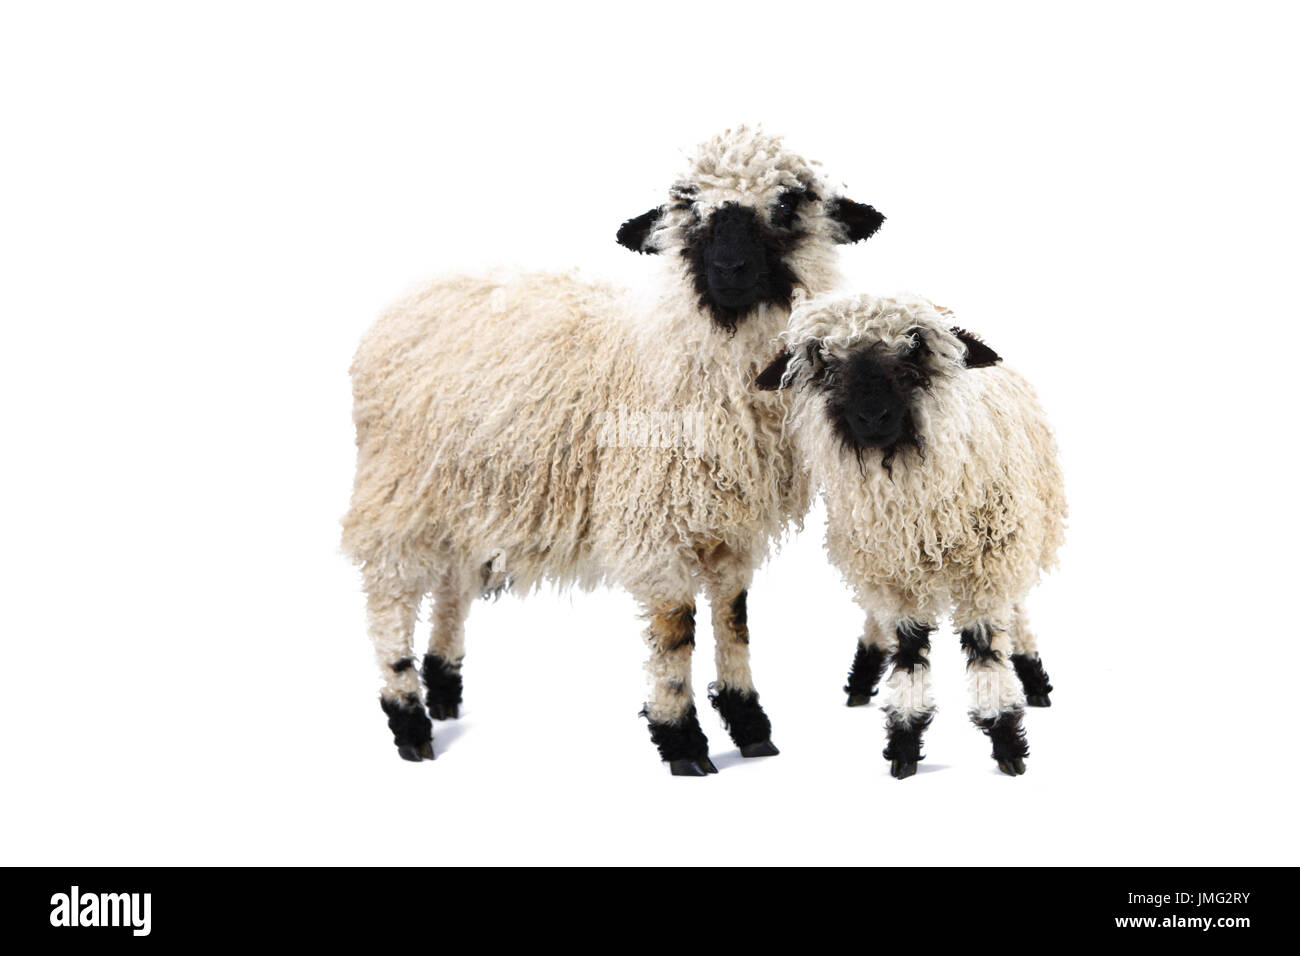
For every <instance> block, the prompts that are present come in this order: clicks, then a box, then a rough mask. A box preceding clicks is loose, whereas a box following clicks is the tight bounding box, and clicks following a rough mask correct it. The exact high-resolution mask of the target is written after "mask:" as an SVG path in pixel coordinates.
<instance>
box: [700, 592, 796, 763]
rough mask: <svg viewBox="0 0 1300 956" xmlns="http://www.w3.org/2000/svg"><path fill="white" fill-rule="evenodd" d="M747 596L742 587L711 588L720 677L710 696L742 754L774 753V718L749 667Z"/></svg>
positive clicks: (776, 752) (753, 755)
mask: <svg viewBox="0 0 1300 956" xmlns="http://www.w3.org/2000/svg"><path fill="white" fill-rule="evenodd" d="M748 597H749V595H748V592H747V591H745V590H744V589H743V588H742V589H741V590H740V591H739V592H735V591H733V592H731V593H727V592H726V591H719V590H716V589H711V591H710V603H711V604H712V607H713V638H714V644H715V647H716V650H717V653H716V658H717V665H718V679H717V681H716V682H715V683H714V684H712V685H711V686H710V693H709V700H710V702H711V703H712V704H713V708H714V710H716V711H717V712H718V716H720V717H721V718H722V723H723V726H724V727H726V728H727V732H728V733H729V734H730V735H731V739H732V741H733V742H734V743H735V745H736V746H737V747H739V748H740V753H741V756H744V757H771V756H774V755H775V754H778V753H780V751H779V750H777V749H776V747H775V746H774V745H773V743H772V722H771V721H769V720H768V719H767V714H765V713H764V712H763V708H762V707H761V706H760V705H759V703H758V691H756V690H755V689H754V681H753V677H752V676H751V675H750V671H749V611H748Z"/></svg>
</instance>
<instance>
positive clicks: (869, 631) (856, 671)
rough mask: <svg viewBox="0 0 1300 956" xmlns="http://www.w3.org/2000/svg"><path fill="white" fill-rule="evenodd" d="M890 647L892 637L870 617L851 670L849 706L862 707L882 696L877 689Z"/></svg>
mask: <svg viewBox="0 0 1300 956" xmlns="http://www.w3.org/2000/svg"><path fill="white" fill-rule="evenodd" d="M890 643H891V641H890V639H889V633H888V632H887V631H886V630H885V629H884V628H883V627H881V625H880V621H879V620H878V619H877V618H876V617H875V616H874V615H872V614H870V613H868V614H867V619H866V622H865V623H864V624H863V627H862V636H861V637H860V638H858V650H857V653H856V654H855V655H854V656H853V666H852V667H851V668H850V669H849V681H848V683H847V684H845V685H844V693H846V694H848V695H849V699H848V706H850V707H863V706H865V705H867V704H869V703H871V698H872V697H875V696H876V694H877V693H878V692H879V691H878V690H877V687H878V685H879V684H880V678H881V677H882V676H883V675H884V673H885V664H886V662H887V659H888V656H889V646H890Z"/></svg>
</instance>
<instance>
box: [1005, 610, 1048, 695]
mask: <svg viewBox="0 0 1300 956" xmlns="http://www.w3.org/2000/svg"><path fill="white" fill-rule="evenodd" d="M1011 666H1012V667H1014V668H1015V669H1016V676H1017V677H1019V678H1020V683H1021V686H1023V687H1024V689H1025V703H1026V704H1028V705H1029V706H1030V707H1051V706H1052V698H1051V697H1049V696H1048V695H1049V694H1051V692H1052V685H1051V682H1050V681H1049V680H1048V679H1047V671H1045V670H1043V659H1042V658H1041V657H1039V656H1038V642H1037V641H1036V640H1035V639H1034V635H1033V632H1032V631H1030V630H1029V618H1028V617H1026V616H1025V609H1024V607H1022V606H1021V605H1019V604H1017V605H1016V606H1015V609H1014V616H1013V617H1012V619H1011Z"/></svg>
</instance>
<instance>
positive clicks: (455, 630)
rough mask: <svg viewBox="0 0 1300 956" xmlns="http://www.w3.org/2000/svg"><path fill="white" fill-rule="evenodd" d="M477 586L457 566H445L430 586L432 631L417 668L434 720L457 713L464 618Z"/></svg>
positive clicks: (451, 718) (460, 684) (449, 718)
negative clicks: (420, 668) (421, 677)
mask: <svg viewBox="0 0 1300 956" xmlns="http://www.w3.org/2000/svg"><path fill="white" fill-rule="evenodd" d="M480 590H481V587H479V586H478V583H477V581H476V580H475V576H474V575H472V574H469V573H466V572H464V571H463V570H462V569H460V568H459V567H453V568H449V569H448V570H447V572H446V573H445V574H444V575H443V577H442V579H441V580H440V581H439V582H438V585H437V586H436V587H435V588H434V592H433V597H434V603H433V633H432V635H431V636H430V638H429V651H428V653H427V654H425V655H424V666H423V668H422V670H421V675H422V676H423V677H424V690H425V703H426V704H427V705H428V708H429V716H430V717H432V718H433V719H434V720H455V719H457V718H458V717H460V704H461V697H462V692H463V684H462V681H461V665H462V662H463V661H464V659H465V618H466V617H468V616H469V608H470V605H471V604H472V603H473V601H474V596H475V594H476V593H477V592H478V591H480Z"/></svg>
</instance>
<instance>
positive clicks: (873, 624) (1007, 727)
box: [758, 295, 1066, 779]
mask: <svg viewBox="0 0 1300 956" xmlns="http://www.w3.org/2000/svg"><path fill="white" fill-rule="evenodd" d="M950 325H951V316H950V315H949V314H948V313H947V312H946V310H945V311H943V312H941V311H940V310H938V309H937V308H936V307H935V306H933V305H931V304H930V303H929V302H927V301H925V300H924V299H920V298H914V297H905V298H893V299H891V298H879V297H876V296H870V295H859V296H856V297H850V298H831V297H817V298H813V299H802V298H801V299H800V300H798V306H797V308H796V309H795V310H794V312H793V313H792V315H791V318H790V324H789V327H788V329H787V330H786V331H785V332H783V333H782V334H781V339H782V342H783V344H784V347H785V348H784V351H783V352H782V354H781V355H780V356H778V357H777V359H776V360H775V361H774V362H772V364H771V365H769V366H768V367H767V369H766V370H764V371H763V373H762V374H761V375H760V376H759V378H758V385H759V387H760V388H767V389H774V388H786V387H789V386H791V385H795V386H800V389H799V392H798V394H797V395H796V398H795V401H794V403H793V405H792V408H791V416H792V420H793V424H794V434H795V440H796V444H797V446H798V448H799V450H800V453H801V455H802V456H803V458H804V459H805V461H806V462H807V463H808V465H809V466H810V468H811V470H812V477H813V479H814V480H815V481H816V482H817V483H818V484H820V486H821V488H822V493H823V495H824V497H825V500H826V511H827V532H826V548H827V551H828V552H829V554H830V558H831V560H832V562H834V563H835V564H836V565H837V566H838V567H839V568H840V570H841V571H842V572H843V574H844V576H845V579H846V580H847V581H848V583H849V585H850V586H851V587H852V588H853V590H854V593H855V597H856V598H857V601H858V603H859V604H861V605H862V606H863V608H864V609H865V610H866V611H867V623H866V628H865V630H864V632H863V638H862V639H861V642H860V643H859V647H858V657H857V659H856V660H855V662H854V670H853V673H852V674H851V675H850V680H849V687H848V688H846V690H848V691H849V694H850V699H849V703H850V704H851V705H852V704H860V703H865V702H866V701H867V700H869V699H870V697H871V695H872V694H873V693H874V692H875V684H876V682H877V681H878V680H879V678H880V675H881V673H882V672H883V669H884V666H885V664H886V663H888V664H889V665H891V666H892V671H891V674H890V677H889V682H888V684H889V688H890V691H891V697H890V700H889V703H888V704H887V705H886V707H885V712H886V715H887V720H886V725H885V726H886V731H887V734H888V746H887V747H886V749H885V752H884V755H885V758H886V759H887V760H889V761H890V765H891V773H892V774H893V776H895V777H897V778H899V779H902V778H905V777H909V776H911V775H912V774H914V773H916V765H917V762H918V761H919V760H921V735H922V733H923V732H924V730H925V728H926V727H927V726H929V723H930V720H931V718H932V716H933V713H934V703H933V701H932V699H931V695H930V688H929V651H930V633H931V632H932V631H933V630H934V629H935V625H936V621H937V620H938V617H939V615H940V614H942V613H943V612H944V611H947V610H949V609H951V610H952V615H953V623H954V625H955V626H956V628H957V630H958V632H959V633H960V635H961V646H962V648H964V649H965V651H966V660H967V669H968V672H969V674H970V688H971V719H972V720H973V721H974V723H975V725H976V726H977V727H979V728H980V729H981V730H983V731H984V733H985V734H987V735H988V736H989V738H990V739H991V740H992V742H993V757H994V759H995V760H996V761H997V764H998V768H999V769H1000V770H1002V772H1003V773H1007V774H1010V775H1012V776H1016V775H1019V774H1022V773H1024V771H1025V760H1024V758H1025V757H1026V756H1027V755H1028V753H1029V749H1028V745H1027V742H1026V740H1025V733H1024V730H1023V729H1022V727H1021V720H1022V717H1023V713H1024V707H1025V705H1026V703H1029V704H1032V705H1038V706H1047V705H1048V704H1049V703H1050V699H1049V698H1048V693H1049V692H1050V691H1051V689H1052V688H1051V685H1050V684H1049V683H1048V682H1047V674H1046V672H1045V671H1044V670H1043V665H1042V661H1041V660H1040V659H1039V657H1038V652H1037V648H1036V645H1035V642H1034V638H1033V636H1032V635H1031V634H1030V632H1029V628H1028V623H1027V621H1026V618H1025V613H1024V608H1023V602H1024V599H1025V596H1026V595H1027V594H1028V592H1029V590H1030V588H1031V587H1033V585H1034V584H1035V583H1036V581H1037V579H1038V576H1039V573H1040V571H1042V570H1046V569H1047V568H1048V567H1050V566H1051V565H1052V564H1054V563H1055V553H1056V550H1057V548H1058V547H1059V546H1060V543H1061V541H1062V538H1063V535H1064V519H1065V513H1066V508H1065V496H1064V490H1063V483H1062V479H1061V471H1060V467H1059V465H1058V464H1057V456H1056V444H1055V441H1054V439H1053V437H1052V432H1051V429H1050V428H1049V426H1048V424H1047V420H1046V418H1045V417H1044V415H1043V412H1042V409H1041V408H1040V407H1039V404H1038V400H1037V398H1036V397H1035V396H1034V392H1033V390H1032V389H1031V388H1030V386H1029V384H1028V383H1027V382H1026V381H1025V380H1024V379H1023V378H1021V377H1020V376H1019V375H1017V374H1016V373H1015V372H1013V371H1011V370H1010V369H1008V368H1005V367H1003V366H1002V365H1000V364H999V363H1000V362H1001V359H1000V357H999V356H998V355H997V353H995V352H994V351H993V350H992V349H991V348H989V347H988V346H987V345H985V344H984V343H983V342H982V341H980V340H979V339H978V338H976V337H975V336H973V335H970V334H969V333H967V332H964V331H962V330H961V329H955V328H950Z"/></svg>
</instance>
